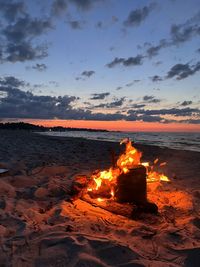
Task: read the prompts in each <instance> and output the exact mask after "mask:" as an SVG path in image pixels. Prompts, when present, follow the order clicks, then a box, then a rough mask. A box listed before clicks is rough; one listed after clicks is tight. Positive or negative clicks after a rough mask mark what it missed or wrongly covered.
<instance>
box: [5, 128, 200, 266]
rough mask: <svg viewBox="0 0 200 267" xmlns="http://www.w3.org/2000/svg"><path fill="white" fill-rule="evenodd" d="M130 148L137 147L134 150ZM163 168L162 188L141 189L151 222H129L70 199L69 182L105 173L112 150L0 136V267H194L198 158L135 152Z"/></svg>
mask: <svg viewBox="0 0 200 267" xmlns="http://www.w3.org/2000/svg"><path fill="white" fill-rule="evenodd" d="M136 145H137V144H136ZM137 147H138V148H139V149H140V150H141V151H142V152H143V154H144V160H145V161H146V160H149V161H153V160H154V159H155V158H157V157H159V159H160V161H167V166H165V170H164V171H165V173H166V174H167V175H168V176H169V177H170V179H171V182H170V183H162V184H159V185H158V184H151V185H149V186H148V198H149V200H150V201H153V202H155V203H156V204H157V205H158V208H159V214H158V215H150V214H143V215H142V216H141V217H140V218H139V219H137V220H131V219H128V218H125V217H123V216H119V215H115V214H112V213H110V212H108V211H106V210H104V209H101V208H100V207H94V206H92V205H91V204H89V203H87V202H85V201H83V200H81V199H78V200H76V201H75V202H73V203H72V202H70V201H69V199H70V189H71V184H72V182H73V180H74V178H75V177H76V175H80V174H84V175H88V176H89V175H91V173H92V172H93V171H94V170H96V169H105V168H108V167H109V166H110V165H111V151H115V153H116V155H118V154H119V152H120V150H121V149H122V148H121V147H120V146H119V144H117V143H112V142H102V141H90V140H84V139H75V138H73V139H72V138H64V137H60V138H57V137H47V136H42V135H39V134H36V133H30V132H24V131H3V130H2V131H0V167H2V168H8V169H9V173H8V174H6V175H4V176H2V175H1V176H0V266H20V267H21V266H22V267H23V266H70V267H71V266H73V267H75V266H76V267H83V266H84V267H87V266H88V267H93V266H123V267H125V266H126V267H131V266H138V267H139V266H161V267H162V266H163V267H164V266H187V267H190V266H192V267H196V266H199V265H200V177H199V173H200V163H199V162H200V153H198V152H192V151H178V150H173V149H167V148H159V147H156V146H144V145H137Z"/></svg>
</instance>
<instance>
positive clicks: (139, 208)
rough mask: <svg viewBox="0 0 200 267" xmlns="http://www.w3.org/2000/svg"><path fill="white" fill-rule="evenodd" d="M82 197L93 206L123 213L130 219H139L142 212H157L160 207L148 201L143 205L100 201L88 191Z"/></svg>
mask: <svg viewBox="0 0 200 267" xmlns="http://www.w3.org/2000/svg"><path fill="white" fill-rule="evenodd" d="M81 199H82V200H83V201H85V202H87V203H89V204H91V205H92V206H95V207H99V208H102V209H104V210H107V211H109V212H111V213H113V214H117V215H121V216H124V217H127V218H129V219H134V220H137V219H139V218H140V215H141V214H144V213H146V214H148V213H150V214H157V213H158V208H157V206H156V204H154V203H150V202H148V201H146V202H145V203H143V204H142V205H135V204H130V203H119V202H116V201H114V200H111V199H108V200H105V199H104V201H100V202H99V201H98V200H97V199H94V198H91V197H90V196H89V195H88V194H87V193H86V194H84V195H82V197H81Z"/></svg>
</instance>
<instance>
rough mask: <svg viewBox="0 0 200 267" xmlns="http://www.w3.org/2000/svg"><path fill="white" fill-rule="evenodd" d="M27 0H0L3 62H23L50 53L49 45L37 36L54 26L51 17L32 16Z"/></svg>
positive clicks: (0, 53)
mask: <svg viewBox="0 0 200 267" xmlns="http://www.w3.org/2000/svg"><path fill="white" fill-rule="evenodd" d="M25 4H26V2H25V1H19V2H16V1H4V0H0V6H1V9H0V13H1V17H2V18H4V19H3V20H2V21H1V25H0V26H1V49H0V50H1V51H0V57H1V62H6V61H10V62H18V61H19V62H20V61H21V62H23V61H28V60H34V59H41V58H43V57H46V56H47V55H48V53H47V45H44V44H39V43H38V41H37V43H38V44H37V45H36V42H35V40H36V38H38V37H40V36H42V35H43V34H44V33H46V32H48V31H49V30H50V29H52V28H53V25H52V21H51V19H50V18H32V17H31V16H30V15H29V14H28V13H27V12H28V9H27V7H26V5H25Z"/></svg>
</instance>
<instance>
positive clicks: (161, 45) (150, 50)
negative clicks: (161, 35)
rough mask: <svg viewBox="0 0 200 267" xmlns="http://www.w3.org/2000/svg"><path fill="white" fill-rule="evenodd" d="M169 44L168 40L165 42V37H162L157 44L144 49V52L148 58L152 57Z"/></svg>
mask: <svg viewBox="0 0 200 267" xmlns="http://www.w3.org/2000/svg"><path fill="white" fill-rule="evenodd" d="M168 46H169V42H167V41H166V40H165V39H162V40H160V42H159V44H158V45H155V46H150V47H149V48H148V49H147V50H146V53H147V56H148V57H149V58H152V57H154V56H157V55H158V52H159V51H160V50H161V49H162V48H165V47H168Z"/></svg>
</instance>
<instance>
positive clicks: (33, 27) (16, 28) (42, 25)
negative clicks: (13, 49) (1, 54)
mask: <svg viewBox="0 0 200 267" xmlns="http://www.w3.org/2000/svg"><path fill="white" fill-rule="evenodd" d="M49 29H52V23H51V21H50V20H43V19H36V18H34V19H32V18H31V17H30V16H29V15H26V16H25V17H23V18H19V19H18V20H17V21H16V22H15V23H14V24H9V25H7V27H5V28H4V30H3V35H4V37H5V38H6V40H7V41H8V42H13V43H15V44H20V43H21V42H23V41H24V40H27V39H29V40H30V39H32V38H34V37H37V36H40V35H41V34H43V33H45V32H46V31H47V30H49Z"/></svg>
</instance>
